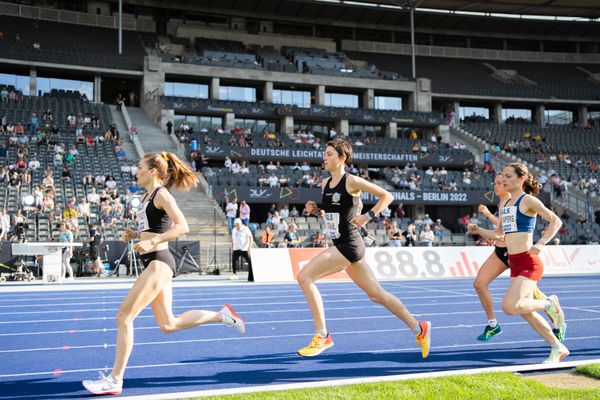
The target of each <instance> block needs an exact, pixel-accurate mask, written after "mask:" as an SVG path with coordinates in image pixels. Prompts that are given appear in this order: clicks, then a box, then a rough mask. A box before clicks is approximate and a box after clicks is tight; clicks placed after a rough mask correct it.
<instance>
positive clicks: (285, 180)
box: [278, 174, 288, 187]
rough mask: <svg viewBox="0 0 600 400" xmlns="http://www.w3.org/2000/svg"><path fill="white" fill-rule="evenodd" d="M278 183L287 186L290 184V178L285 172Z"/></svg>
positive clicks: (280, 185)
mask: <svg viewBox="0 0 600 400" xmlns="http://www.w3.org/2000/svg"><path fill="white" fill-rule="evenodd" d="M278 185H279V187H287V186H288V179H287V177H286V176H285V175H284V174H281V176H280V177H279V182H278Z"/></svg>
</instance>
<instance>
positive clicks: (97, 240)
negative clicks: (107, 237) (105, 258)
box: [85, 224, 104, 277]
mask: <svg viewBox="0 0 600 400" xmlns="http://www.w3.org/2000/svg"><path fill="white" fill-rule="evenodd" d="M85 242H86V243H89V244H90V258H91V259H92V274H93V275H94V276H97V277H100V275H101V273H102V264H101V263H100V246H101V245H102V243H104V239H103V238H102V235H101V234H100V231H99V230H98V226H97V225H96V224H90V238H89V239H87V240H85Z"/></svg>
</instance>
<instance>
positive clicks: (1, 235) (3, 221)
mask: <svg viewBox="0 0 600 400" xmlns="http://www.w3.org/2000/svg"><path fill="white" fill-rule="evenodd" d="M10 226H11V223H10V215H9V214H8V212H7V211H6V208H3V209H2V212H1V213H0V227H1V231H0V242H3V241H5V240H6V239H7V238H8V233H9V232H10Z"/></svg>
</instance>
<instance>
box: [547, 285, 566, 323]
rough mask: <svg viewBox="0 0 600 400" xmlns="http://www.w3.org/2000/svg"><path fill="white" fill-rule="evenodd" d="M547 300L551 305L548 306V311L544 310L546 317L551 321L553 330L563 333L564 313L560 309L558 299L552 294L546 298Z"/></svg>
mask: <svg viewBox="0 0 600 400" xmlns="http://www.w3.org/2000/svg"><path fill="white" fill-rule="evenodd" d="M548 298H549V299H550V301H551V302H552V304H551V305H550V308H549V309H548V310H546V312H547V313H548V316H549V317H550V319H551V320H552V323H553V324H554V328H556V329H562V330H563V331H564V327H563V325H564V323H565V313H564V311H563V310H562V308H560V303H559V302H558V297H556V295H555V294H553V295H552V296H548Z"/></svg>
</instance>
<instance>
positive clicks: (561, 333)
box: [552, 322, 567, 343]
mask: <svg viewBox="0 0 600 400" xmlns="http://www.w3.org/2000/svg"><path fill="white" fill-rule="evenodd" d="M566 332H567V323H566V322H564V323H563V324H562V326H561V327H560V328H554V329H552V333H554V336H556V338H557V339H558V340H560V342H561V343H563V342H564V341H565V333H566Z"/></svg>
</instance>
